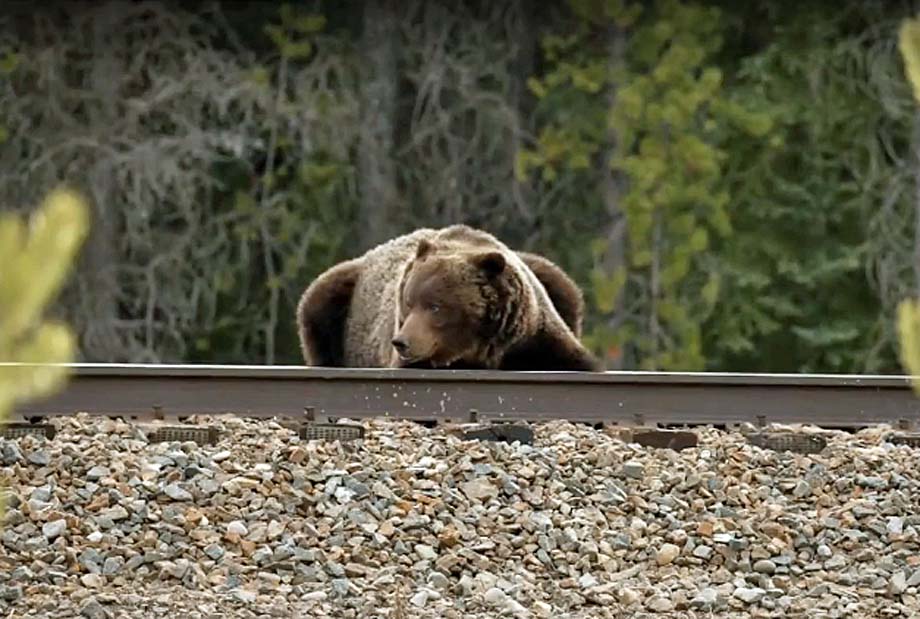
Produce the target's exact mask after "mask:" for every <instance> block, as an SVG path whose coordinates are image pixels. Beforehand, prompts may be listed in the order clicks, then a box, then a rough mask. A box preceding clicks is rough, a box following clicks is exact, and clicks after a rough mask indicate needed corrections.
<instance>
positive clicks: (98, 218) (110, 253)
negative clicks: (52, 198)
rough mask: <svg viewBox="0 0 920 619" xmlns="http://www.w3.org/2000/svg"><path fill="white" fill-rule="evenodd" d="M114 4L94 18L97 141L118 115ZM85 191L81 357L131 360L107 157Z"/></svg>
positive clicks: (91, 82)
mask: <svg viewBox="0 0 920 619" xmlns="http://www.w3.org/2000/svg"><path fill="white" fill-rule="evenodd" d="M117 10H119V8H118V5H117V4H109V5H107V6H105V7H102V8H100V9H98V10H97V11H96V14H97V15H96V17H95V19H94V21H93V47H94V48H95V49H93V50H92V53H93V55H94V56H96V57H97V58H99V61H98V62H97V63H95V64H94V67H93V71H92V73H91V75H90V76H89V77H88V81H89V83H88V84H87V87H88V88H91V89H92V90H94V91H95V92H96V93H107V96H105V97H100V101H104V102H105V103H100V107H95V106H90V107H89V109H88V115H89V121H90V122H89V124H90V126H89V127H88V129H89V131H90V132H91V133H92V134H95V135H98V136H99V142H100V143H105V142H106V135H107V134H108V132H109V131H110V128H111V126H112V123H113V122H114V120H115V119H116V118H117V114H118V111H117V108H116V102H117V101H118V100H119V97H120V95H119V93H118V86H119V83H120V81H121V75H120V70H119V67H118V62H117V61H116V60H115V59H114V57H113V54H114V53H115V52H114V50H113V49H112V45H111V42H110V37H109V33H110V32H111V28H112V24H113V23H114V22H115V15H114V11H117ZM88 181H89V194H90V197H91V202H92V205H93V217H92V220H91V229H90V234H89V237H88V238H87V241H86V249H85V252H84V260H85V263H84V264H85V268H84V269H82V273H83V274H85V286H86V287H85V289H84V290H82V291H81V296H82V297H83V299H82V300H83V303H85V304H86V305H88V306H89V307H88V308H87V310H86V311H85V312H84V315H85V316H92V317H93V319H92V321H90V322H89V323H88V324H87V328H86V332H85V333H84V334H83V337H82V341H81V346H80V349H81V356H82V357H83V359H84V360H86V361H93V362H100V363H101V362H130V361H135V360H134V359H131V358H128V357H129V356H130V352H129V351H126V350H125V349H124V346H123V343H122V341H121V337H120V335H119V333H118V319H119V299H118V294H119V285H118V268H119V265H120V264H121V261H120V256H119V255H118V221H117V218H118V209H117V208H114V205H113V195H114V185H113V183H114V182H115V177H114V172H113V170H112V166H111V164H110V162H109V161H106V160H103V161H101V162H99V163H97V164H95V165H94V166H93V167H92V168H91V170H90V171H89V174H88Z"/></svg>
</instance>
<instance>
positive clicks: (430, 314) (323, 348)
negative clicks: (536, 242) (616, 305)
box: [297, 224, 600, 371]
mask: <svg viewBox="0 0 920 619" xmlns="http://www.w3.org/2000/svg"><path fill="white" fill-rule="evenodd" d="M583 313H584V302H583V300H582V295H581V291H580V289H579V288H578V286H577V285H576V284H575V283H574V282H573V281H572V280H571V278H569V277H568V276H567V275H566V274H565V273H564V272H563V271H562V269H561V268H559V267H558V266H556V265H555V264H554V263H553V262H551V261H550V260H548V259H546V258H544V257H542V256H539V255H537V254H532V253H527V252H515V251H512V250H511V249H509V248H508V247H507V246H506V245H505V244H504V243H502V242H501V241H499V240H498V239H497V238H496V237H494V236H493V235H491V234H489V233H487V232H484V231H482V230H478V229H475V228H471V227H469V226H466V225H462V224H458V225H453V226H449V227H446V228H442V229H439V230H435V229H430V228H423V229H418V230H416V231H414V232H412V233H410V234H406V235H403V236H400V237H397V238H394V239H392V240H390V241H387V242H386V243H383V244H381V245H378V246H377V247H375V248H373V249H371V250H369V251H368V252H366V253H365V254H364V255H362V256H360V257H358V258H354V259H351V260H347V261H344V262H341V263H339V264H337V265H336V266H334V267H332V268H330V269H329V270H327V271H326V272H324V273H322V274H321V275H320V276H319V277H317V278H316V279H315V280H314V281H313V282H312V283H311V284H310V285H309V286H308V287H307V289H306V290H305V291H304V293H303V296H302V297H301V299H300V302H299V303H298V306H297V322H298V330H299V335H300V344H301V349H302V352H303V357H304V361H305V362H306V364H307V365H310V366H327V367H330V366H331V367H336V366H338V367H343V366H344V367H364V368H373V367H402V368H450V369H498V370H544V371H549V370H559V371H566V370H568V371H599V370H600V367H599V363H598V361H597V360H596V358H595V357H594V356H593V355H592V354H591V353H589V352H588V350H587V349H586V348H585V347H584V346H583V345H582V344H581V342H580V341H579V338H580V336H581V328H582V318H583Z"/></svg>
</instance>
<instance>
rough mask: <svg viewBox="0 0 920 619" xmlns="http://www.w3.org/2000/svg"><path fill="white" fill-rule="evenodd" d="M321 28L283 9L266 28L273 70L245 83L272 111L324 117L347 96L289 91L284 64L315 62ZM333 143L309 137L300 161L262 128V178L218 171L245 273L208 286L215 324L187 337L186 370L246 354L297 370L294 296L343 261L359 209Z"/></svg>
mask: <svg viewBox="0 0 920 619" xmlns="http://www.w3.org/2000/svg"><path fill="white" fill-rule="evenodd" d="M324 26H325V19H324V18H323V17H322V16H320V15H316V14H313V13H310V12H304V11H303V10H301V9H295V8H292V6H291V5H287V4H285V5H282V6H281V7H280V10H279V21H278V22H277V23H270V24H268V25H266V26H265V32H266V33H267V34H268V35H269V37H270V38H271V40H272V42H273V44H274V45H275V52H276V53H277V54H278V56H279V57H280V62H279V63H278V64H274V69H275V71H274V73H271V72H269V71H268V70H267V69H266V68H265V67H264V66H257V67H255V68H254V69H253V71H252V80H253V83H255V84H256V85H258V86H259V87H260V88H263V89H264V90H265V92H266V95H267V96H269V97H272V98H274V99H275V100H276V102H277V103H276V104H277V105H279V106H285V107H290V108H293V109H297V108H300V107H305V106H306V105H307V103H308V102H307V101H306V100H304V99H305V98H306V97H310V99H309V103H311V104H314V106H313V107H311V113H313V114H317V115H323V114H324V113H328V112H326V110H328V109H329V108H330V107H335V106H337V105H340V104H341V101H339V100H338V99H340V98H342V97H347V96H348V94H349V93H348V92H347V91H345V90H344V89H341V90H339V89H335V88H332V89H329V90H328V91H327V92H326V93H324V95H323V96H321V97H320V96H317V95H316V94H315V93H312V92H298V91H297V90H296V89H292V88H291V87H290V84H289V83H288V80H289V78H290V72H289V71H288V68H289V63H292V62H301V63H309V62H314V61H317V59H316V58H315V57H314V54H315V52H316V46H315V43H314V41H313V37H315V36H316V35H317V34H318V33H320V32H321V31H322V29H323V27H324ZM339 86H340V87H341V86H343V85H341V84H340V85H339ZM336 134H337V131H336V130H335V127H330V131H329V132H328V134H326V133H316V134H313V135H311V136H310V137H311V139H312V141H313V144H312V148H311V149H310V150H309V151H308V152H307V153H303V151H301V150H300V148H301V145H299V144H292V143H289V142H288V141H287V140H285V139H282V138H281V137H279V134H278V132H276V131H274V130H273V127H271V126H268V125H267V126H265V127H264V131H263V133H262V135H261V136H260V138H261V140H262V142H263V143H264V144H266V145H267V148H266V149H265V152H264V153H262V155H263V157H262V165H261V166H260V169H258V170H257V171H254V170H253V168H252V165H251V163H250V162H249V161H246V160H244V159H242V158H240V159H236V160H231V161H230V162H227V163H225V164H223V165H221V166H220V167H219V169H217V170H215V174H216V176H217V177H218V178H219V179H221V181H222V185H223V187H224V188H223V190H222V191H220V192H217V194H216V196H215V197H216V201H217V204H218V207H217V208H218V209H219V210H221V211H224V210H229V211H230V212H231V213H232V214H233V215H234V217H233V221H234V224H233V226H232V228H231V230H230V234H231V237H232V238H233V239H234V241H235V242H234V243H233V246H234V247H235V249H234V251H235V252H238V255H236V256H234V258H235V259H233V260H228V261H227V262H228V263H233V264H240V265H243V267H244V268H241V269H239V270H235V271H225V272H224V273H223V274H222V276H221V277H220V279H219V280H218V281H216V282H214V286H215V287H216V288H217V290H218V291H219V295H218V299H217V306H216V307H215V308H214V310H213V311H214V314H215V317H216V318H215V320H213V321H203V322H207V323H208V324H212V325H213V327H212V328H211V329H209V330H202V331H199V332H197V333H194V334H192V342H193V343H194V345H193V347H192V350H191V353H190V355H189V359H190V360H191V361H210V362H239V361H241V360H242V359H246V358H247V351H251V350H261V351H263V353H262V354H263V359H271V360H272V361H273V362H281V363H300V362H301V361H302V358H301V353H300V350H299V345H298V339H297V333H296V330H295V324H294V320H293V316H294V312H295V308H296V305H297V302H298V300H299V296H300V294H301V293H302V291H303V288H304V285H305V283H306V282H309V281H310V280H311V279H312V278H314V277H316V276H317V275H318V274H319V273H320V272H321V271H322V270H323V269H325V268H327V267H328V266H330V265H331V264H333V263H335V262H336V261H338V260H341V259H343V258H344V257H345V255H346V252H347V250H348V249H349V244H350V242H351V241H352V239H351V237H350V235H349V229H350V224H351V222H352V221H353V219H354V215H355V212H356V210H357V201H356V198H355V195H354V192H353V189H352V188H353V187H354V185H355V178H354V173H355V171H354V166H353V165H352V163H351V160H350V158H347V157H343V156H342V154H341V153H337V152H336V151H337V150H338V149H336V148H334V146H335V145H334V140H335V138H336ZM345 154H346V155H347V154H348V153H345ZM254 172H255V173H254ZM254 326H258V327H260V328H254ZM269 339H270V340H271V341H272V342H273V344H272V345H271V346H269V345H268V340H269ZM269 349H270V352H271V354H270V355H269V354H266V353H267V352H268V351H269Z"/></svg>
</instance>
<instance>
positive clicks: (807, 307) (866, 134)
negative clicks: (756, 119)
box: [704, 8, 912, 372]
mask: <svg viewBox="0 0 920 619" xmlns="http://www.w3.org/2000/svg"><path fill="white" fill-rule="evenodd" d="M875 10H876V11H877V9H875ZM862 11H863V9H860V10H857V9H852V10H851V12H848V11H836V10H834V9H831V8H826V9H816V12H817V14H816V15H812V16H810V18H809V19H807V20H804V19H803V20H800V21H799V22H795V21H793V20H789V21H788V22H785V23H784V24H783V27H782V28H778V29H777V33H776V35H775V36H774V37H773V38H772V39H771V42H770V44H769V45H767V46H766V47H765V48H764V49H763V50H762V51H760V52H759V53H757V54H754V55H752V56H749V57H747V58H744V59H743V60H741V61H740V62H739V66H738V69H737V71H736V73H735V78H734V83H733V84H732V96H733V99H734V101H738V102H744V103H746V104H747V105H750V106H754V107H756V108H757V109H758V110H760V111H761V112H762V113H763V114H764V115H765V116H766V117H768V118H769V119H770V120H771V122H772V124H773V127H774V129H773V131H772V133H771V134H770V135H769V137H768V139H767V140H766V142H765V143H762V144H761V145H759V146H758V147H756V148H753V147H752V145H751V140H750V137H749V135H748V134H747V133H739V132H737V131H735V130H732V131H730V132H728V135H727V138H726V142H725V148H726V150H727V152H729V153H731V157H730V158H729V162H728V165H727V167H726V170H725V180H726V190H727V191H728V192H729V195H731V196H732V200H731V210H732V221H733V226H734V229H735V231H736V232H735V234H734V235H733V238H732V240H731V242H722V243H717V244H716V245H715V247H714V249H715V250H716V251H717V252H718V255H719V256H720V258H721V260H722V264H723V277H722V280H723V281H722V286H723V289H724V293H725V294H723V295H722V298H721V301H720V303H719V304H718V305H717V306H716V307H715V310H714V312H713V314H712V315H711V316H710V318H709V320H708V321H707V324H706V325H705V331H704V333H705V341H704V350H705V351H706V356H707V363H708V365H709V367H712V368H732V369H735V370H739V371H802V372H854V371H856V372H861V371H870V372H876V371H886V370H891V369H894V365H893V364H894V361H895V358H894V355H893V350H892V347H891V344H890V342H888V341H887V340H886V339H885V335H884V334H885V331H886V329H887V328H886V323H888V322H889V321H890V319H891V318H890V316H891V315H890V314H887V311H886V310H885V308H884V307H882V306H881V304H880V298H879V296H880V292H881V291H877V290H873V287H872V281H871V280H870V279H869V278H867V277H866V275H867V272H868V271H869V269H870V267H871V265H872V264H873V262H874V261H875V260H876V257H877V256H879V255H881V252H883V251H885V250H884V247H883V246H882V244H883V243H886V242H887V239H885V238H884V236H880V235H877V234H875V233H874V231H873V226H874V225H875V224H874V223H873V222H875V221H879V219H878V218H879V217H880V211H881V209H880V206H881V205H883V204H886V203H888V204H893V203H894V202H893V201H892V196H895V195H898V194H900V195H905V196H906V195H909V194H911V193H912V190H911V189H909V186H904V184H903V183H904V178H903V177H902V176H901V174H900V172H899V171H898V169H897V163H896V162H895V161H893V160H892V155H893V153H894V152H896V151H897V150H899V149H900V148H902V145H903V138H904V137H906V136H909V135H910V126H909V124H907V122H906V121H909V118H907V117H904V116H900V115H899V114H897V113H896V114H892V113H891V110H892V109H893V108H894V109H896V107H895V106H892V104H891V103H890V102H888V101H885V100H884V99H883V97H884V96H886V94H888V93H885V92H884V91H882V90H881V89H880V86H881V85H882V80H883V79H885V78H886V75H891V74H892V67H893V64H892V63H891V54H890V51H889V50H890V45H889V44H888V43H886V42H885V37H889V36H890V33H891V29H890V26H889V25H888V24H886V23H885V22H884V20H883V16H882V15H879V14H878V13H877V12H873V10H872V9H869V8H866V9H864V11H865V12H862ZM876 24H883V25H882V26H881V27H880V26H877V25H876ZM870 28H874V29H877V31H872V30H870ZM889 40H890V39H889ZM791 50H796V51H795V53H793V52H792V51H791ZM886 87H887V86H886ZM893 93H895V94H896V93H897V90H896V87H895V88H894V90H893ZM888 96H892V97H893V96H895V95H888ZM894 101H896V99H894ZM755 128H756V127H755ZM899 141H900V144H899ZM900 201H901V200H900V199H899V200H898V202H900ZM899 208H900V207H899ZM881 212H882V213H884V211H881ZM884 216H885V217H889V216H890V215H888V214H885V215H884ZM886 260H887V258H886ZM890 268H891V267H890V266H885V267H884V269H885V270H890ZM885 279H886V280H889V279H893V278H892V276H890V275H886V276H885Z"/></svg>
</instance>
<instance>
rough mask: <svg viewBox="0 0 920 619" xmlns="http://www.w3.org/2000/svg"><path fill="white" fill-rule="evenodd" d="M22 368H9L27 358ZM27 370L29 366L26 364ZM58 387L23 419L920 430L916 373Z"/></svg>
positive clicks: (27, 407)
mask: <svg viewBox="0 0 920 619" xmlns="http://www.w3.org/2000/svg"><path fill="white" fill-rule="evenodd" d="M17 365H19V364H0V367H2V366H7V367H10V366H17ZM20 367H23V366H21V365H20ZM67 367H68V368H70V369H71V370H72V375H71V378H70V380H69V382H68V384H67V385H66V386H65V387H64V388H63V390H61V391H60V392H58V393H57V394H55V395H53V396H51V397H48V398H44V399H40V400H35V401H32V402H28V403H25V404H22V405H20V406H18V407H17V408H16V409H15V413H16V414H18V416H20V417H22V418H34V417H45V416H50V415H69V414H73V413H77V412H86V413H90V414H100V415H113V416H116V415H117V416H128V417H138V418H145V417H150V416H157V415H162V416H164V417H172V416H188V415H194V414H205V415H219V414H226V413H233V414H238V415H242V416H251V417H287V418H300V419H303V418H304V416H305V415H310V414H312V415H313V416H314V417H315V418H316V419H318V420H322V419H324V418H351V419H359V418H367V417H393V418H400V419H415V420H433V421H468V420H471V419H472V420H480V421H486V420H489V421H499V420H505V421H522V420H527V421H541V420H550V419H571V420H579V421H590V422H607V423H616V424H627V425H634V424H639V425H645V424H656V423H657V424H674V425H707V424H716V425H723V424H737V423H743V422H751V423H754V424H759V425H762V424H764V423H789V424H792V423H813V424H815V425H818V426H822V427H863V426H870V425H875V424H880V423H886V424H898V425H900V426H902V427H912V426H913V425H914V424H916V422H917V421H920V398H917V397H916V396H915V395H914V393H913V392H912V391H911V377H909V376H892V375H885V376H865V375H834V374H820V375H815V374H732V373H669V372H605V373H583V372H485V371H470V370H456V371H451V370H434V371H432V370H401V369H400V370H396V369H342V368H307V367H302V366H240V365H236V366H221V365H131V364H68V365H67Z"/></svg>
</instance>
